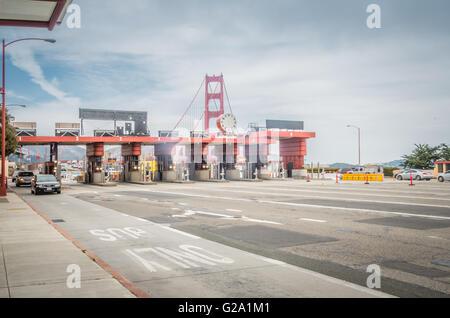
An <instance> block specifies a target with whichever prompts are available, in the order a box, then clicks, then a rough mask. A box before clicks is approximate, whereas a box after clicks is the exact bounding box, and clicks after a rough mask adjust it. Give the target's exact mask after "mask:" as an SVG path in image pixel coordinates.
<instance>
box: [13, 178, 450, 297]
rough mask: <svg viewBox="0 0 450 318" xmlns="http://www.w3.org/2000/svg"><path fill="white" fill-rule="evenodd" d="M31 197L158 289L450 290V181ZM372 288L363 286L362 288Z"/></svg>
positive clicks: (262, 293) (207, 293)
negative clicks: (372, 280)
mask: <svg viewBox="0 0 450 318" xmlns="http://www.w3.org/2000/svg"><path fill="white" fill-rule="evenodd" d="M18 192H19V193H21V194H22V195H23V198H24V199H25V200H27V201H28V202H30V203H31V204H33V205H34V206H35V207H37V208H38V209H39V210H40V211H41V212H42V213H44V214H45V215H47V216H48V217H49V218H51V219H53V220H56V221H59V223H58V225H60V226H61V227H62V228H64V229H65V230H66V231H67V232H68V233H69V234H70V235H72V236H73V237H75V238H76V239H77V240H79V241H80V242H81V243H82V244H83V245H85V246H86V247H87V248H89V249H91V250H92V251H94V253H96V254H97V255H98V256H100V257H101V258H102V259H104V260H105V261H106V262H108V263H109V264H110V265H111V266H112V267H113V268H114V269H116V270H118V271H119V272H120V273H122V274H123V275H124V276H125V277H127V278H128V279H129V280H131V281H133V282H135V283H136V284H137V285H138V286H139V287H140V288H142V289H144V290H146V291H148V292H149V294H150V295H153V296H156V297H214V296H218V297H220V296H223V297H319V296H324V297H334V296H338V297H367V296H368V297H373V296H386V295H385V294H377V293H376V289H367V288H365V286H366V281H367V278H368V276H369V275H370V273H367V272H366V270H367V268H368V266H369V265H371V264H376V265H378V266H379V267H380V268H381V288H380V289H378V291H381V292H384V293H387V294H390V295H395V296H400V297H449V295H450V286H449V283H450V231H449V227H450V183H445V184H438V183H436V182H432V181H431V182H426V181H422V182H418V183H417V184H416V185H415V186H414V187H411V186H408V183H407V182H390V181H386V182H384V183H382V184H378V183H371V184H369V185H365V184H364V183H353V182H350V183H343V182H341V183H339V184H335V183H334V182H332V181H317V180H314V181H313V182H310V183H307V182H305V181H294V180H289V181H265V182H261V183H254V182H229V183H210V182H207V183H201V182H197V183H193V184H170V183H160V184H158V185H154V186H141V185H130V184H122V185H119V186H117V187H98V186H86V185H80V186H72V187H71V188H70V189H67V190H63V194H62V195H43V196H31V195H30V194H29V188H20V189H18ZM359 286H361V287H359Z"/></svg>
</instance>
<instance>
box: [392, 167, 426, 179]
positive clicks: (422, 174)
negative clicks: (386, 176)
mask: <svg viewBox="0 0 450 318" xmlns="http://www.w3.org/2000/svg"><path fill="white" fill-rule="evenodd" d="M411 175H412V178H413V179H414V180H427V181H430V180H431V179H433V174H432V173H431V172H428V171H423V170H420V169H411V170H404V171H402V172H400V173H397V174H396V175H395V178H396V179H397V180H409V179H411Z"/></svg>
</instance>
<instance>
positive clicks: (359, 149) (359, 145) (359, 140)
mask: <svg viewBox="0 0 450 318" xmlns="http://www.w3.org/2000/svg"><path fill="white" fill-rule="evenodd" d="M347 127H352V128H356V129H357V130H358V170H359V168H360V167H361V128H359V127H357V126H354V125H347Z"/></svg>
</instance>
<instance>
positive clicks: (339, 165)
mask: <svg viewBox="0 0 450 318" xmlns="http://www.w3.org/2000/svg"><path fill="white" fill-rule="evenodd" d="M402 162H403V160H392V161H389V162H383V163H382V165H383V166H384V167H395V168H400V167H401V164H402ZM354 166H356V165H355V164H350V163H345V162H336V163H332V164H330V165H329V167H330V168H339V169H340V168H351V167H354Z"/></svg>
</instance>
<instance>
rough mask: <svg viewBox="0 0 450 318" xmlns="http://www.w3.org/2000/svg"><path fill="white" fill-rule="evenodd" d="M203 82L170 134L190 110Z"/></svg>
mask: <svg viewBox="0 0 450 318" xmlns="http://www.w3.org/2000/svg"><path fill="white" fill-rule="evenodd" d="M204 82H205V79H203V81H202V83H201V84H200V87H199V88H198V90H197V93H195V96H194V98H193V99H192V101H191V103H190V104H189V106H188V108H187V109H186V110H185V111H184V113H183V115H182V116H181V118H180V120H178V122H177V124H176V125H175V127H173V129H172V130H171V132H172V131H174V130H175V129H176V128H177V127H178V125H179V124H180V122H181V121H182V120H183V118H184V116H186V114H187V112H188V111H189V109H190V108H191V106H192V104H193V103H194V101H195V99H196V98H197V96H198V93H199V92H200V89H201V88H202V86H203V83H204Z"/></svg>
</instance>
